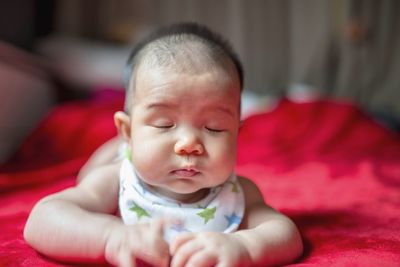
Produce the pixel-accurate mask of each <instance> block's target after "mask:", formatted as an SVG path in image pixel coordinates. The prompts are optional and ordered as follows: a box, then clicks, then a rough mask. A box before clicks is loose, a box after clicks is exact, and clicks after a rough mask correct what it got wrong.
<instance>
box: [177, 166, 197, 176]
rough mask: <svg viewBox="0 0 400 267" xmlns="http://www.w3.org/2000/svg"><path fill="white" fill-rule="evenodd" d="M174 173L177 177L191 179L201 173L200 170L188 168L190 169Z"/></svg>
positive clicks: (178, 170)
mask: <svg viewBox="0 0 400 267" xmlns="http://www.w3.org/2000/svg"><path fill="white" fill-rule="evenodd" d="M172 173H173V174H175V175H178V176H180V177H184V178H190V177H193V176H195V175H197V174H199V173H200V172H199V171H198V170H196V169H195V168H192V167H188V168H181V169H176V170H173V171H172Z"/></svg>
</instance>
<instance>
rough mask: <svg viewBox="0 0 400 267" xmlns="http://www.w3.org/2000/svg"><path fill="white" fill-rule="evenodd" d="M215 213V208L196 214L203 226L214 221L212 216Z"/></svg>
mask: <svg viewBox="0 0 400 267" xmlns="http://www.w3.org/2000/svg"><path fill="white" fill-rule="evenodd" d="M216 211H217V207H214V208H212V209H204V210H203V211H201V212H199V213H197V215H199V216H200V217H202V218H203V219H204V224H206V223H208V221H209V220H211V219H214V214H215V212H216Z"/></svg>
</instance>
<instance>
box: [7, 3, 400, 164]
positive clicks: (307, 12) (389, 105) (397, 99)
mask: <svg viewBox="0 0 400 267" xmlns="http://www.w3.org/2000/svg"><path fill="white" fill-rule="evenodd" d="M178 21H195V22H200V23H203V24H205V25H207V26H209V27H211V28H212V29H213V30H215V31H217V32H219V33H221V34H222V35H224V36H225V37H226V38H227V39H229V40H230V41H231V42H232V44H233V46H234V48H235V50H236V51H237V52H238V54H239V56H240V58H241V60H242V62H243V65H244V69H245V98H244V99H245V101H246V103H249V104H248V105H247V104H246V105H245V106H246V107H249V109H253V110H257V109H258V108H265V107H266V106H267V105H273V104H274V103H276V101H277V100H279V99H281V98H282V97H287V98H290V99H291V100H293V101H313V100H315V99H317V98H319V97H325V98H326V97H327V98H332V99H338V100H340V101H347V102H350V103H354V104H356V105H358V106H360V107H361V108H362V109H363V110H364V111H366V112H368V113H369V114H371V116H373V117H374V118H376V119H377V120H378V121H379V122H381V123H382V124H383V125H385V126H386V127H388V128H389V129H391V130H393V131H399V130H400V75H399V74H400V2H399V1H397V0H381V1H376V0H298V1H296V0H218V1H214V0H164V1H161V0H119V1H112V0H84V1H81V0H54V1H51V0H36V1H34V0H31V1H27V0H13V1H1V2H0V39H1V41H0V162H1V161H2V160H4V159H5V158H7V156H8V155H9V154H10V153H12V151H14V150H15V149H16V147H18V144H19V143H20V142H21V140H22V139H23V138H25V137H26V135H27V134H28V133H29V132H30V131H31V129H32V128H33V127H35V125H37V123H38V122H39V121H40V119H41V118H42V117H43V116H44V114H45V113H46V112H47V111H48V110H49V109H50V108H51V107H52V106H54V105H55V104H57V103H59V102H60V101H64V100H68V99H76V98H81V97H85V96H87V95H88V94H89V93H90V92H92V91H93V90H98V89H100V88H115V89H122V69H123V66H124V63H125V60H126V58H127V56H128V54H129V52H130V48H131V47H132V44H134V43H135V42H136V41H137V40H138V39H140V37H141V36H143V35H144V34H146V33H148V32H149V31H151V30H152V29H154V28H157V27H159V26H161V25H166V24H170V23H173V22H178Z"/></svg>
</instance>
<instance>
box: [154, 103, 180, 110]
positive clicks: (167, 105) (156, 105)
mask: <svg viewBox="0 0 400 267" xmlns="http://www.w3.org/2000/svg"><path fill="white" fill-rule="evenodd" d="M176 107H178V105H177V104H174V103H165V102H152V103H149V104H147V105H146V108H147V109H158V108H168V109H174V108H176Z"/></svg>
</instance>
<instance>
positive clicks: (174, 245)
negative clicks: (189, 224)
mask: <svg viewBox="0 0 400 267" xmlns="http://www.w3.org/2000/svg"><path fill="white" fill-rule="evenodd" d="M193 238H194V234H192V233H183V234H180V235H178V236H177V237H175V239H174V240H172V242H171V245H170V247H169V253H171V255H174V254H175V253H176V252H177V251H178V249H179V248H180V247H181V246H182V245H183V244H185V243H186V242H188V241H190V240H192V239H193Z"/></svg>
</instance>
